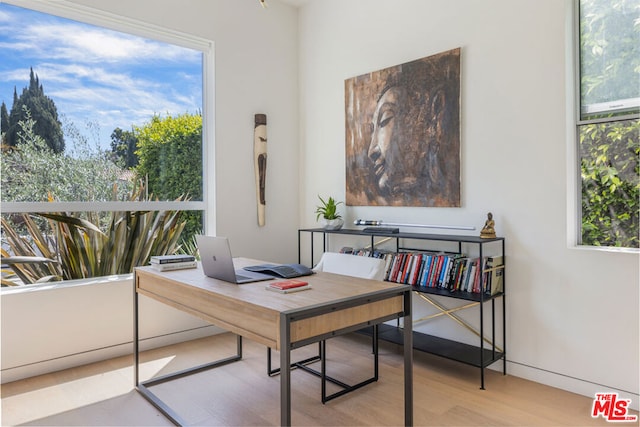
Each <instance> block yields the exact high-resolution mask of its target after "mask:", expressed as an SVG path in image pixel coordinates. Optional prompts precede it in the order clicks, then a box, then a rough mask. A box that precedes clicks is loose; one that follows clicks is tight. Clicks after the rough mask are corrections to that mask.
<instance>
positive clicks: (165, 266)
mask: <svg viewBox="0 0 640 427" xmlns="http://www.w3.org/2000/svg"><path fill="white" fill-rule="evenodd" d="M149 263H150V264H151V265H152V266H153V267H154V268H155V269H156V270H158V271H169V270H182V269H184V268H196V266H197V262H196V257H194V256H193V255H156V256H152V257H151V259H150V261H149Z"/></svg>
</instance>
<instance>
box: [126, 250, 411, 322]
mask: <svg viewBox="0 0 640 427" xmlns="http://www.w3.org/2000/svg"><path fill="white" fill-rule="evenodd" d="M234 264H235V267H236V268H242V267H244V266H249V265H257V264H264V261H259V260H254V259H249V258H235V259H234ZM136 274H138V275H140V276H156V277H158V278H162V279H163V280H168V281H171V282H175V284H176V286H189V287H191V288H192V289H193V288H195V289H194V290H196V289H197V290H196V292H198V293H200V291H201V290H202V291H208V292H203V294H208V293H209V292H211V295H216V296H217V297H221V298H223V299H227V298H228V299H233V300H240V301H243V302H245V303H248V304H253V305H256V306H259V307H261V308H266V309H269V310H274V311H277V312H285V311H289V310H296V309H300V308H304V307H309V306H314V305H319V304H325V303H332V302H335V301H339V300H342V299H350V298H354V297H359V296H364V295H367V294H374V293H379V292H384V291H387V290H390V291H393V290H400V289H403V288H406V287H408V285H402V284H398V283H391V282H382V281H378V280H370V279H361V278H357V277H351V276H344V275H339V274H332V273H326V272H319V273H316V274H313V275H311V276H304V277H300V278H299V279H300V280H304V281H307V282H309V283H310V284H311V289H308V290H305V291H300V292H291V293H286V294H282V293H279V292H273V291H269V290H267V289H265V287H266V285H267V284H269V283H271V282H275V281H280V280H284V279H277V278H276V279H273V280H266V281H261V282H253V283H246V284H235V283H229V282H225V281H223V280H218V279H213V278H210V277H207V276H205V275H204V273H203V271H202V268H201V266H200V264H198V267H197V268H192V269H185V270H175V271H163V272H160V271H157V270H156V269H154V268H153V267H151V266H145V267H137V268H136ZM408 288H410V287H408Z"/></svg>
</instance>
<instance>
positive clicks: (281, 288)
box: [266, 279, 311, 294]
mask: <svg viewBox="0 0 640 427" xmlns="http://www.w3.org/2000/svg"><path fill="white" fill-rule="evenodd" d="M309 288H311V285H310V284H309V283H308V282H305V281H303V280H297V279H291V280H281V281H279V282H272V283H269V284H267V286H266V289H267V290H268V291H274V292H280V293H281V294H288V293H289V292H298V291H304V290H305V289H309Z"/></svg>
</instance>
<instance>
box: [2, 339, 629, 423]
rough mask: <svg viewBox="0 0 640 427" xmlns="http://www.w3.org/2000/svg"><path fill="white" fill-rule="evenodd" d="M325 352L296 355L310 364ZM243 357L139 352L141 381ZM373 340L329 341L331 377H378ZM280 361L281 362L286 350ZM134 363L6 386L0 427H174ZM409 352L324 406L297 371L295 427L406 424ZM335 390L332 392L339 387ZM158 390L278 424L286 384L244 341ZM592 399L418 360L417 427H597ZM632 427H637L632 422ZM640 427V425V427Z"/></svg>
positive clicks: (188, 413)
mask: <svg viewBox="0 0 640 427" xmlns="http://www.w3.org/2000/svg"><path fill="white" fill-rule="evenodd" d="M315 350H317V346H310V347H307V348H304V349H300V350H296V352H294V357H297V358H303V357H306V356H308V355H311V354H312V353H313V351H315ZM234 352H235V338H234V337H233V336H232V335H230V334H222V335H217V336H214V337H208V338H203V339H199V340H194V341H189V342H186V343H182V344H177V345H173V346H168V347H164V348H160V349H155V350H151V351H147V352H145V353H143V354H142V355H141V362H142V365H141V379H142V380H146V379H148V378H151V377H153V376H157V375H162V374H166V373H170V372H175V371H177V370H181V369H185V368H188V367H191V366H194V365H197V364H202V363H206V362H208V361H211V360H216V359H218V358H222V357H225V356H229V355H232V354H233V353H234ZM370 353H371V345H370V341H369V340H368V339H367V338H366V337H364V336H361V335H357V334H351V335H348V336H345V337H338V338H333V339H331V340H330V341H329V348H328V361H327V365H328V371H329V373H330V374H331V375H333V376H335V377H336V378H339V379H340V380H343V381H345V382H347V383H349V382H351V383H354V382H357V381H361V380H362V379H365V378H367V377H369V376H370V375H371V373H372V369H373V367H372V357H371V354H370ZM273 356H274V357H273V360H274V361H275V363H277V361H278V360H279V359H278V353H277V352H274V354H273ZM132 359H133V358H132V357H131V356H126V357H119V358H116V359H112V360H107V361H104V362H100V363H94V364H90V365H86V366H81V367H77V368H73V369H68V370H65V371H60V372H55V373H51V374H47V375H42V376H39V377H34V378H29V379H25V380H22V381H16V382H13V383H8V384H4V385H2V387H1V394H2V402H1V403H2V412H1V414H2V419H1V420H0V421H1V424H2V425H12V426H13V425H50V426H53V425H59V426H63V425H64V426H80V425H83V426H107V425H108V426H131V425H136V426H167V425H171V423H170V422H169V421H168V420H167V419H166V418H165V417H164V416H163V415H162V414H160V413H159V412H158V411H157V410H156V409H155V408H154V407H153V406H152V405H150V404H149V403H148V402H147V401H146V400H144V399H143V398H142V397H141V396H140V395H139V394H138V393H137V392H136V391H135V390H134V389H133V368H132ZM402 364H403V355H402V349H401V348H400V347H398V346H396V345H393V344H389V343H381V345H380V379H379V381H378V382H377V383H374V384H370V385H367V386H365V387H364V388H362V389H360V390H358V391H355V392H352V393H349V394H347V395H345V396H342V397H340V398H337V399H335V400H332V401H330V402H328V403H327V404H325V405H323V404H322V403H321V402H320V380H319V378H317V377H315V376H313V375H309V374H308V373H305V372H302V371H300V370H295V371H293V373H292V388H293V398H292V408H293V411H292V420H293V424H295V425H307V426H312V425H349V426H350V425H372V426H379V425H389V426H395V425H401V424H403V422H404V406H403V366H402ZM334 387H335V386H330V387H329V390H328V391H329V392H332V391H334V390H338V389H337V388H334ZM152 389H153V391H154V393H156V394H157V395H159V396H160V397H161V398H162V399H163V400H164V401H165V402H166V403H167V404H169V405H170V406H171V407H172V408H173V409H174V410H176V411H177V412H178V413H179V414H180V415H181V416H182V417H183V418H185V419H186V420H187V421H188V422H189V423H190V424H193V425H210V426H214V425H215V426H218V425H219V426H231V425H242V426H263V425H278V424H279V422H280V411H279V408H280V406H279V391H280V388H279V378H278V377H277V376H276V377H269V376H267V373H266V349H265V347H264V346H262V345H259V344H256V343H253V342H251V341H249V340H244V345H243V359H242V361H239V362H235V363H232V364H230V365H226V366H224V367H221V368H217V369H213V370H209V371H206V372H201V373H198V374H196V375H191V376H189V377H186V378H181V379H179V380H175V381H172V382H169V383H165V384H161V385H157V386H154V387H153V388H152ZM591 404H592V399H590V398H588V397H584V396H579V395H576V394H573V393H568V392H565V391H562V390H558V389H554V388H551V387H547V386H544V385H541V384H537V383H534V382H531V381H527V380H523V379H520V378H516V377H512V376H509V375H507V376H503V375H502V374H501V373H500V372H495V371H492V370H487V372H486V390H480V389H479V371H478V369H476V368H473V367H471V366H466V365H462V364H459V363H456V362H453V361H449V360H445V359H441V358H438V357H435V356H430V355H427V354H424V353H417V352H416V353H415V354H414V422H415V424H416V425H419V426H523V425H528V426H598V425H606V424H607V422H606V421H605V420H604V419H602V418H598V419H593V418H591V416H590V411H591ZM625 424H626V425H633V423H631V424H628V423H625ZM635 425H638V424H637V423H636V424H635Z"/></svg>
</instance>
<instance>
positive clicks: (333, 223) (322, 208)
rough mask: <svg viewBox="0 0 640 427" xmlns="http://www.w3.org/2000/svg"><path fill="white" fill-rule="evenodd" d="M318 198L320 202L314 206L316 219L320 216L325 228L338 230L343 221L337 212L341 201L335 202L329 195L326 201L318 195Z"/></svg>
mask: <svg viewBox="0 0 640 427" xmlns="http://www.w3.org/2000/svg"><path fill="white" fill-rule="evenodd" d="M318 199H320V201H321V202H322V204H321V205H319V206H317V207H316V221H318V220H319V219H320V217H322V219H323V222H324V228H325V229H326V230H340V229H341V228H342V225H343V224H344V222H343V221H342V216H341V215H340V214H339V213H338V205H339V204H341V203H342V202H336V201H335V199H334V198H333V197H329V198H328V199H327V200H326V201H325V200H324V199H323V198H322V197H320V196H318Z"/></svg>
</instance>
